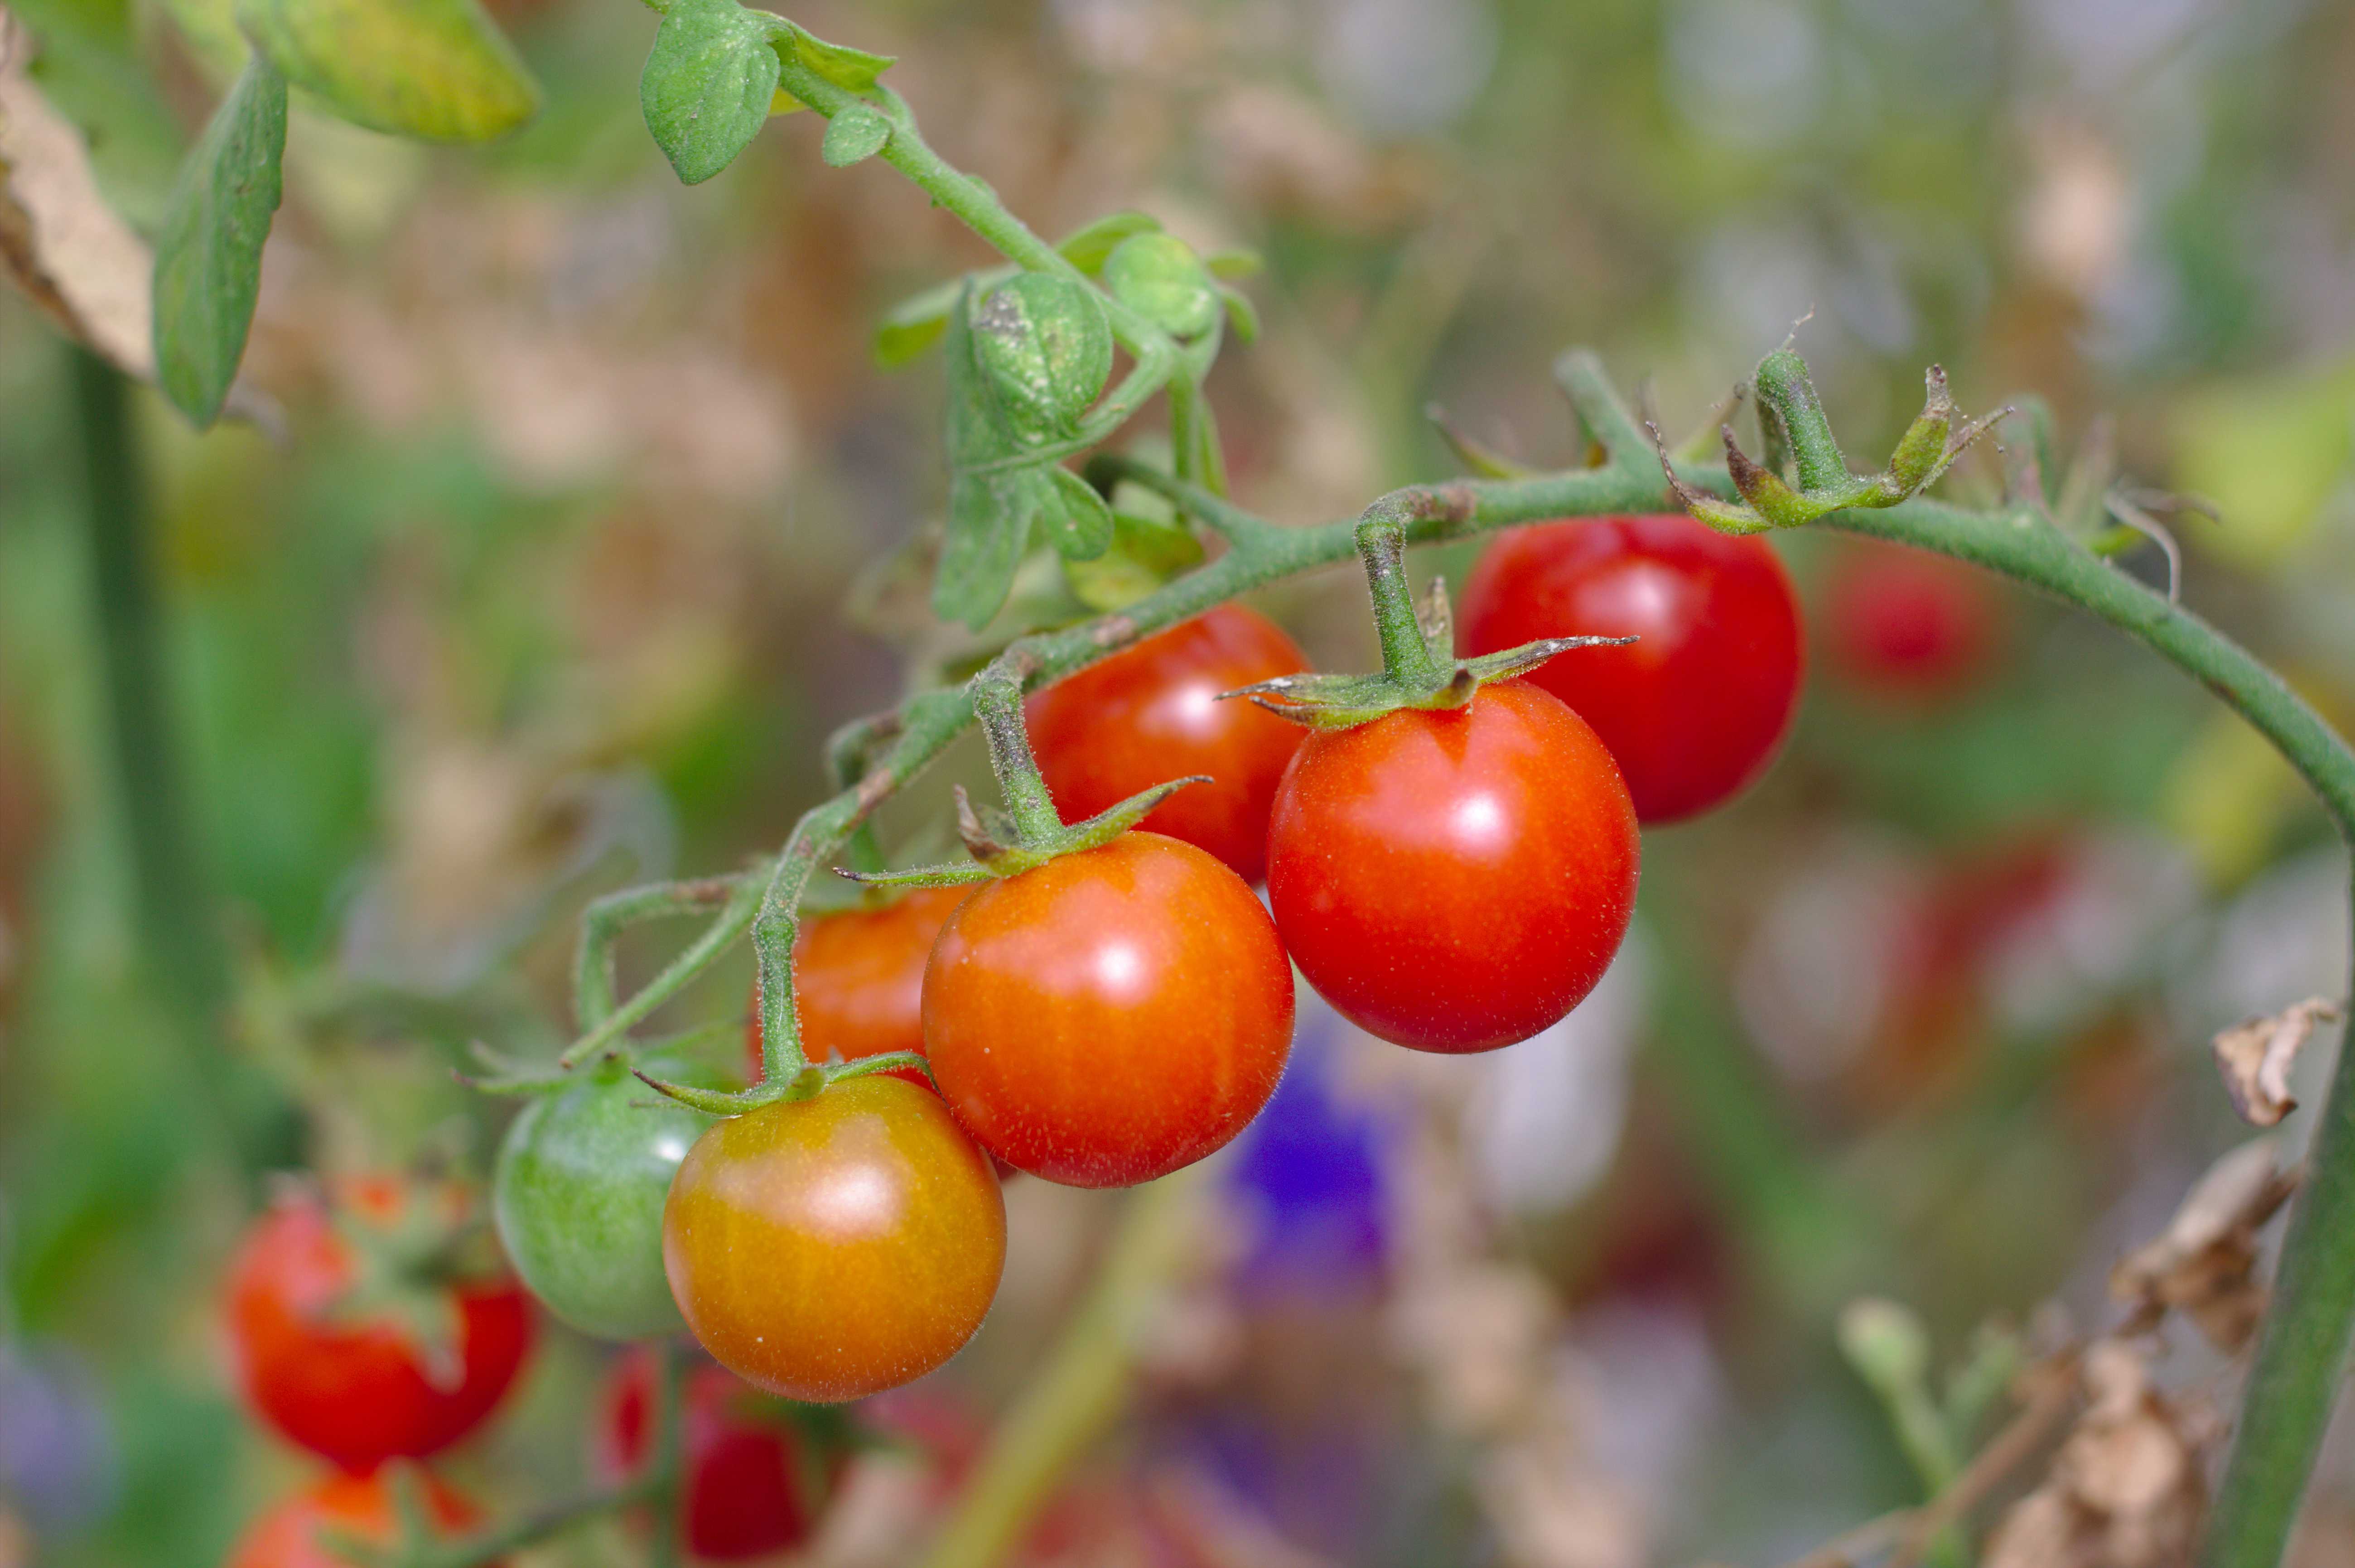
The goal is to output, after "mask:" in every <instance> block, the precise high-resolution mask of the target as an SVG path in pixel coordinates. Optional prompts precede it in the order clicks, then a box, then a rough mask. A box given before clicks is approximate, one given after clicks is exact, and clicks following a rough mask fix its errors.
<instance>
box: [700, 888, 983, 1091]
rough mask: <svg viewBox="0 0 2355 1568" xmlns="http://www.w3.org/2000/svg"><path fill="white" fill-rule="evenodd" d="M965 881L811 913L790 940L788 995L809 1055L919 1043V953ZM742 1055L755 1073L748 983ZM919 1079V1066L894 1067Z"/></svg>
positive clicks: (757, 1063)
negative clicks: (869, 904) (873, 905)
mask: <svg viewBox="0 0 2355 1568" xmlns="http://www.w3.org/2000/svg"><path fill="white" fill-rule="evenodd" d="M970 891H971V889H969V888H964V887H918V888H912V889H911V890H910V891H909V892H908V893H906V894H905V895H902V896H900V897H899V898H897V899H894V900H893V901H892V902H891V903H890V904H887V905H884V906H882V907H881V908H879V909H846V910H842V911H839V912H838V913H835V914H828V915H818V916H812V917H811V918H810V919H808V920H807V921H805V922H804V924H803V926H802V929H801V934H800V936H799V937H798V938H795V939H794V1005H795V1006H797V1007H798V1008H799V1009H800V1011H801V1023H802V1048H803V1050H804V1051H805V1052H806V1053H807V1054H808V1055H809V1058H810V1060H812V1061H814V1062H823V1061H825V1060H826V1059H827V1058H828V1057H829V1056H839V1057H841V1058H842V1059H843V1060H844V1061H846V1062H856V1061H858V1060H860V1059H862V1058H864V1057H868V1056H880V1055H883V1054H885V1053H887V1052H892V1051H913V1052H918V1053H921V1052H922V1050H923V1048H924V1008H923V995H924V960H926V959H929V958H931V957H932V942H933V940H934V939H935V938H938V937H939V936H940V934H941V927H942V926H943V925H944V924H945V923H946V922H947V920H948V917H949V914H950V912H951V911H952V910H954V909H955V908H956V906H958V905H960V904H962V903H964V897H965V895H966V894H967V893H968V892H970ZM744 1059H745V1062H746V1065H747V1067H748V1069H749V1071H750V1074H751V1079H752V1081H753V1082H754V1083H759V1082H760V1081H761V1076H762V1071H761V1010H760V1002H759V996H758V993H757V991H756V993H755V995H754V999H753V1006H752V1013H751V1021H750V1022H747V1023H746V1024H745V1026H744ZM898 1076H900V1077H904V1078H906V1079H907V1080H908V1081H909V1082H910V1083H911V1084H922V1083H924V1081H925V1080H924V1075H922V1073H919V1072H902V1073H900V1074H898Z"/></svg>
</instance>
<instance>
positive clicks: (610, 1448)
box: [594, 1353, 844, 1563]
mask: <svg viewBox="0 0 2355 1568" xmlns="http://www.w3.org/2000/svg"><path fill="white" fill-rule="evenodd" d="M649 1360H650V1358H648V1357H647V1356H645V1355H644V1354H641V1353H632V1354H629V1355H625V1356H623V1358H622V1359H621V1360H620V1361H616V1362H615V1363H614V1366H613V1374H612V1376H611V1377H610V1378H609V1380H608V1382H607V1384H606V1388H605V1391H604V1400H603V1404H602V1408H601V1412H600V1420H599V1425H598V1429H597V1445H596V1452H595V1456H594V1457H595V1460H596V1467H597V1468H598V1469H599V1471H601V1472H602V1474H603V1475H604V1476H605V1477H606V1478H607V1479H609V1480H612V1481H615V1482H619V1481H623V1480H625V1479H627V1478H628V1477H629V1476H631V1475H632V1474H633V1473H634V1472H635V1471H636V1470H637V1469H638V1467H640V1466H641V1465H642V1464H644V1463H645V1459H646V1457H647V1455H648V1453H649V1451H650V1450H651V1448H652V1446H653V1441H654V1425H655V1420H654V1408H653V1406H654V1378H653V1375H652V1369H651V1367H650V1366H649V1365H648V1361H649ZM679 1444H680V1454H679V1463H680V1472H679V1478H678V1483H677V1485H678V1510H679V1521H680V1524H681V1526H682V1527H683V1531H684V1537H685V1540H686V1542H687V1550H688V1551H689V1552H692V1553H694V1555H696V1556H697V1557H698V1558H701V1559H702V1560H703V1561H705V1562H708V1563H742V1562H745V1561H748V1560H750V1559H752V1558H758V1557H770V1556H773V1555H775V1554H776V1553H778V1552H790V1551H791V1550H793V1549H794V1547H796V1546H799V1545H800V1544H801V1543H802V1542H805V1541H806V1540H807V1539H808V1538H809V1535H810V1531H812V1530H813V1529H814V1528H815V1525H816V1523H817V1520H818V1516H819V1515H820V1513H821V1512H822V1511H823V1510H825V1508H826V1500H827V1499H828V1497H829V1496H830V1495H831V1493H832V1491H833V1489H834V1486H835V1483H836V1481H837V1479H838V1478H840V1476H841V1472H842V1467H843V1460H844V1455H843V1453H842V1452H841V1451H839V1450H826V1449H823V1448H821V1447H819V1446H817V1445H815V1444H814V1443H813V1442H812V1441H811V1440H810V1438H809V1437H808V1436H807V1435H806V1434H805V1431H804V1429H803V1428H802V1426H801V1425H799V1424H797V1422H796V1421H795V1419H794V1415H793V1414H791V1412H790V1411H789V1410H787V1409H786V1408H784V1407H783V1405H781V1404H780V1403H779V1402H778V1401H777V1400H775V1399H773V1398H771V1397H770V1396H769V1395H767V1394H764V1393H760V1392H759V1391H758V1390H756V1389H753V1388H751V1387H750V1386H748V1385H747V1384H745V1383H743V1382H742V1381H741V1380H740V1379H738V1378H735V1377H732V1376H730V1374H729V1373H728V1372H725V1371H724V1370H722V1369H721V1368H719V1367H715V1366H709V1365H703V1366H698V1367H696V1368H695V1369H693V1370H692V1371H691V1372H688V1373H687V1380H686V1386H685V1388H684V1390H683V1394H682V1404H681V1410H680V1427H679Z"/></svg>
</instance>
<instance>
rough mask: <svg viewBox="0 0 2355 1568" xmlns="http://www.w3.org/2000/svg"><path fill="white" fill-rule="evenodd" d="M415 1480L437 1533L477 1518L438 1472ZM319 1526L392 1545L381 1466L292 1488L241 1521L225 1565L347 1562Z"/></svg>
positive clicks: (341, 1567)
mask: <svg viewBox="0 0 2355 1568" xmlns="http://www.w3.org/2000/svg"><path fill="white" fill-rule="evenodd" d="M419 1480H420V1481H421V1490H422V1492H423V1493H424V1497H425V1510H426V1512H427V1513H428V1514H430V1515H431V1516H432V1520H433V1522H434V1524H435V1525H436V1526H437V1527H439V1529H440V1531H442V1533H443V1534H445V1535H456V1534H459V1533H461V1532H462V1531H467V1530H470V1529H472V1528H474V1526H475V1525H476V1524H478V1523H480V1522H481V1520H482V1517H483V1515H482V1510H480V1509H477V1508H476V1507H474V1504H473V1503H471V1502H469V1501H467V1499H465V1498H464V1497H462V1496H460V1495H459V1494H458V1493H457V1492H455V1491H453V1490H452V1489H450V1488H449V1487H447V1486H444V1485H443V1484H442V1481H441V1480H440V1479H439V1478H435V1477H434V1476H432V1475H423V1476H421V1477H420V1478H419ZM323 1528H324V1529H325V1530H334V1531H346V1532H347V1533H349V1534H351V1535H355V1536H357V1537H358V1538H360V1539H361V1540H363V1541H368V1542H381V1543H382V1544H384V1545H386V1546H390V1545H392V1544H393V1543H394V1541H395V1539H396V1536H397V1515H396V1513H395V1511H394V1509H393V1505H392V1488H391V1485H390V1483H389V1482H388V1481H387V1479H386V1478H385V1475H384V1472H382V1471H381V1470H379V1471H376V1472H374V1473H372V1474H369V1475H366V1476H353V1475H336V1476H328V1477H325V1478H323V1479H320V1480H318V1481H314V1483H312V1484H311V1485H310V1486H309V1487H306V1488H305V1489H303V1490H302V1491H299V1492H296V1493H295V1494H294V1495H293V1497H291V1498H288V1499H285V1500H284V1501H283V1502H281V1503H279V1504H278V1505H277V1506H276V1507H274V1508H272V1509H271V1510H270V1511H268V1512H267V1513H264V1514H263V1515H261V1517H260V1518H259V1519H256V1520H254V1521H253V1522H252V1523H251V1524H250V1525H248V1526H247V1527H246V1530H245V1533H244V1534H243V1535H241V1536H240V1537H239V1538H238V1542H237V1544H236V1545H235V1546H233V1547H231V1548H230V1549H229V1568H351V1563H350V1560H349V1559H347V1558H346V1557H343V1556H341V1555H339V1554H338V1553H336V1552H331V1551H329V1550H328V1548H327V1544H326V1542H325V1541H323V1540H322V1539H320V1531H322V1529H323ZM490 1568H497V1564H496V1563H494V1564H491V1565H490Z"/></svg>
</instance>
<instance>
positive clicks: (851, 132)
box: [818, 104, 891, 169]
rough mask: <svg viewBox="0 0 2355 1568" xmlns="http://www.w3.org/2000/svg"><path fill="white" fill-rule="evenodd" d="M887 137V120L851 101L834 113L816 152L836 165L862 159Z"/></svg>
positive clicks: (881, 147) (869, 154)
mask: <svg viewBox="0 0 2355 1568" xmlns="http://www.w3.org/2000/svg"><path fill="white" fill-rule="evenodd" d="M890 140H891V122H890V121H889V120H886V119H884V118H883V116H882V115H880V114H879V113H877V112H876V111H874V110H872V109H868V108H866V107H865V106H863V105H859V104H853V105H852V106H851V107H850V108H848V109H846V110H844V111H842V112H841V113H839V114H837V115H836V116H835V117H834V119H833V121H832V122H831V123H829V124H828V125H827V126H826V140H825V141H824V142H823V143H820V145H819V148H818V152H819V154H820V155H821V156H822V157H824V158H825V159H826V162H827V163H828V164H832V165H833V166H834V167H836V168H837V169H844V168H848V167H849V166H850V165H851V164H858V163H863V162H865V161H866V160H867V159H868V158H871V157H873V156H874V155H875V154H878V153H879V152H881V151H882V150H883V144H884V143H887V142H889V141H890Z"/></svg>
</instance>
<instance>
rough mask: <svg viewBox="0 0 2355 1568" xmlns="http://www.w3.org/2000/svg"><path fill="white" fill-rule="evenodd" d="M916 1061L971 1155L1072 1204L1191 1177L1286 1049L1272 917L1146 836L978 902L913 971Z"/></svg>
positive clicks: (1284, 999) (1247, 1110)
mask: <svg viewBox="0 0 2355 1568" xmlns="http://www.w3.org/2000/svg"><path fill="white" fill-rule="evenodd" d="M924 1044H925V1048H926V1050H927V1051H928V1052H929V1053H930V1054H931V1057H932V1072H933V1074H934V1075H935V1076H936V1077H937V1078H938V1079H939V1081H940V1086H941V1093H942V1095H943V1097H945V1098H946V1099H947V1101H948V1103H949V1105H950V1106H951V1107H953V1108H954V1110H955V1112H956V1116H957V1119H958V1120H959V1121H960V1122H961V1123H963V1124H964V1127H965V1128H966V1129H967V1130H969V1131H970V1132H972V1134H973V1135H974V1137H975V1139H977V1140H979V1142H980V1143H981V1145H982V1147H983V1148H985V1149H986V1150H989V1151H990V1152H991V1153H993V1154H996V1156H997V1157H998V1158H1000V1159H1002V1160H1005V1161H1006V1162H1007V1164H1008V1165H1011V1166H1013V1167H1014V1168H1015V1169H1016V1170H1018V1171H1029V1172H1030V1173H1031V1174H1032V1175H1035V1176H1043V1177H1045V1178H1047V1180H1049V1181H1061V1182H1064V1183H1067V1184H1069V1185H1071V1186H1075V1187H1124V1186H1129V1185H1132V1184H1134V1183H1135V1182H1138V1181H1151V1180H1153V1179H1154V1178H1155V1177H1156V1176H1163V1175H1167V1173H1168V1172H1170V1171H1175V1170H1177V1169H1178V1168H1179V1167H1181V1166H1185V1165H1190V1164H1192V1163H1193V1162H1194V1161H1195V1160H1199V1159H1201V1158H1202V1157H1203V1156H1204V1155H1206V1154H1209V1153H1210V1152H1211V1151H1213V1150H1217V1149H1219V1148H1220V1147H1222V1146H1223V1145H1225V1144H1226V1142H1227V1141H1228V1140H1229V1139H1232V1138H1233V1137H1234V1136H1235V1134H1236V1133H1238V1132H1241V1130H1242V1128H1243V1127H1244V1126H1245V1124H1247V1123H1248V1122H1249V1121H1250V1120H1251V1118H1252V1117H1254V1116H1256V1115H1258V1114H1259V1110H1260V1107H1262V1106H1263V1105H1265V1104H1266V1103H1267V1099H1268V1097H1269V1096H1270V1095H1272V1094H1273V1093H1274V1092H1275V1084H1276V1080H1277V1078H1279V1077H1280V1076H1281V1075H1283V1072H1284V1057H1285V1056H1286V1054H1288V1053H1289V1052H1290V1050H1291V1044H1292V970H1291V967H1290V966H1289V965H1288V964H1286V963H1285V961H1284V948H1283V945H1282V944H1281V943H1280V942H1279V941H1278V940H1277V939H1276V934H1275V927H1274V926H1273V924H1271V923H1270V921H1269V919H1268V916H1267V912H1266V911H1265V910H1264V909H1263V908H1261V906H1260V903H1259V900H1258V899H1257V898H1255V897H1253V896H1252V891H1251V889H1250V888H1249V887H1248V886H1246V885H1244V884H1243V881H1242V879H1241V877H1239V876H1237V875H1236V874H1234V873H1233V872H1232V871H1231V870H1229V869H1228V868H1227V867H1226V866H1225V865H1224V864H1222V863H1220V862H1219V861H1218V860H1216V859H1214V858H1213V857H1212V856H1211V855H1209V853H1206V852H1205V851H1202V850H1199V849H1197V848H1195V847H1194V846H1193V845H1192V844H1188V843H1180V842H1178V841H1177V840H1176V839H1169V838H1164V837H1162V836H1161V835H1160V834H1158V833H1147V832H1128V833H1123V834H1122V835H1120V836H1119V837H1118V838H1115V839H1114V840H1113V841H1112V842H1109V843H1106V844H1103V845H1102V846H1100V847H1097V848H1094V849H1090V850H1086V851H1082V853H1076V854H1071V855H1067V856H1064V857H1062V858H1060V859H1056V860H1050V861H1049V862H1048V863H1046V864H1044V865H1041V866H1039V867H1037V868H1035V869H1033V870H1030V871H1026V872H1023V873H1022V874H1019V875H1017V876H1011V877H1007V879H1005V880H1004V881H1001V882H995V883H992V884H990V885H986V886H985V887H983V888H982V889H981V890H980V891H979V892H977V893H975V895H973V896H972V898H971V899H969V900H967V901H966V903H965V904H964V906H962V907H960V908H959V909H958V910H957V912H956V913H955V914H954V915H953V916H950V917H949V923H948V925H947V926H946V927H943V930H942V932H941V939H940V941H939V943H938V944H937V945H936V946H935V947H934V948H933V949H932V965H931V967H930V968H929V969H926V970H925V972H924Z"/></svg>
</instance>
